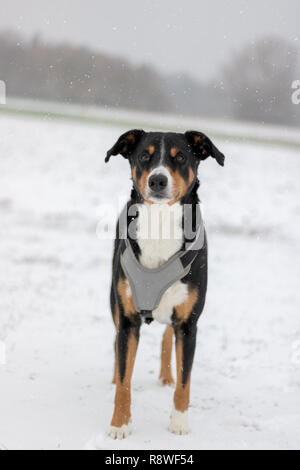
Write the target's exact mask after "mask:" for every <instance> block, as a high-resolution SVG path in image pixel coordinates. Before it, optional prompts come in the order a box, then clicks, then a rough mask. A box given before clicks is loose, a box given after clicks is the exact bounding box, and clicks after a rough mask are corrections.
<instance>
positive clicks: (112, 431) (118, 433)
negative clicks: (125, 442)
mask: <svg viewBox="0 0 300 470" xmlns="http://www.w3.org/2000/svg"><path fill="white" fill-rule="evenodd" d="M130 432H131V431H130V426H129V424H123V426H121V427H120V428H117V427H116V426H110V428H109V430H108V433H107V434H108V436H109V437H111V438H112V439H119V440H122V439H126V437H128V436H129V434H130Z"/></svg>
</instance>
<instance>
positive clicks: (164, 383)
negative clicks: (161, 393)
mask: <svg viewBox="0 0 300 470" xmlns="http://www.w3.org/2000/svg"><path fill="white" fill-rule="evenodd" d="M159 381H160V383H161V385H162V386H163V387H166V386H168V385H169V386H171V385H174V383H175V382H174V379H173V377H172V376H170V377H159Z"/></svg>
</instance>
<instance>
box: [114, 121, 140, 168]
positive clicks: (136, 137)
mask: <svg viewBox="0 0 300 470" xmlns="http://www.w3.org/2000/svg"><path fill="white" fill-rule="evenodd" d="M144 135H145V131H143V130H140V129H133V130H131V131H128V132H125V134H123V135H121V137H119V139H118V140H117V142H116V143H115V145H114V146H113V147H112V148H111V149H110V150H109V151H108V152H107V154H106V158H105V162H106V163H107V162H109V160H110V157H111V156H112V155H119V154H120V155H122V156H123V157H124V158H129V157H130V155H131V154H132V152H133V151H134V149H135V148H136V146H137V145H138V143H139V141H140V140H141V138H142V137H143V136H144Z"/></svg>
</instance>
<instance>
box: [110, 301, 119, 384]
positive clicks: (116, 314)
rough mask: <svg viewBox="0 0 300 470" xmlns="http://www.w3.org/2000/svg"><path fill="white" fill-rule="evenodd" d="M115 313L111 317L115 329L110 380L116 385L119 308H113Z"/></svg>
mask: <svg viewBox="0 0 300 470" xmlns="http://www.w3.org/2000/svg"><path fill="white" fill-rule="evenodd" d="M114 310H115V313H114V315H113V319H114V324H115V327H116V339H115V342H114V351H115V365H114V375H113V379H112V383H113V384H116V383H117V373H118V351H117V338H118V329H119V307H118V306H117V305H116V306H115V309H114Z"/></svg>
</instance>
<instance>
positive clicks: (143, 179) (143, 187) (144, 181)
mask: <svg viewBox="0 0 300 470" xmlns="http://www.w3.org/2000/svg"><path fill="white" fill-rule="evenodd" d="M151 171H152V169H150V170H148V171H144V172H143V174H142V176H141V178H140V180H139V181H137V186H138V188H139V191H140V193H141V195H142V196H143V197H145V195H146V192H147V182H148V176H149V175H150V173H151Z"/></svg>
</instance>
